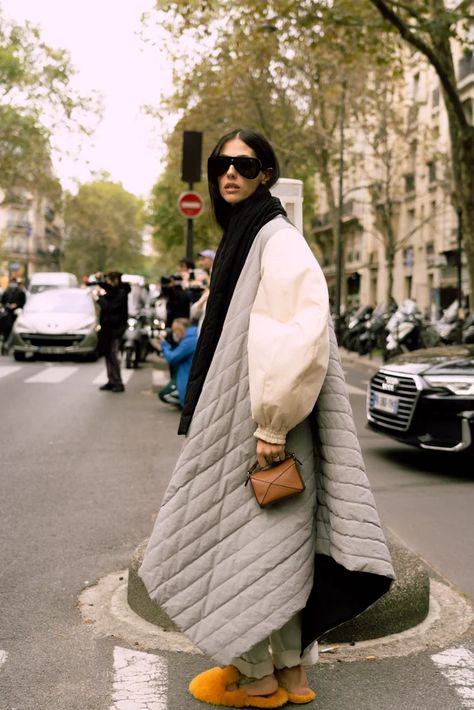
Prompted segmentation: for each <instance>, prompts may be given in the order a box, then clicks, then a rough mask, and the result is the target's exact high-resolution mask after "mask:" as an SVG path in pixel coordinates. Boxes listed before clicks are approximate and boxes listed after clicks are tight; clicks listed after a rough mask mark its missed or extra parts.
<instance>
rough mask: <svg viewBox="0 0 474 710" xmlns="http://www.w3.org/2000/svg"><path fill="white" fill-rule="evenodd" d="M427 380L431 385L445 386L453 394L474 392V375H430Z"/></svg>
mask: <svg viewBox="0 0 474 710" xmlns="http://www.w3.org/2000/svg"><path fill="white" fill-rule="evenodd" d="M425 380H426V381H427V383H428V384H429V385H430V386H431V387H445V388H446V389H447V390H449V391H450V392H452V393H453V394H458V395H464V394H474V375H429V376H428V377H425Z"/></svg>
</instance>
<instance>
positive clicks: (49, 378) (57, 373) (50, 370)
mask: <svg viewBox="0 0 474 710" xmlns="http://www.w3.org/2000/svg"><path fill="white" fill-rule="evenodd" d="M78 369H79V368H78V367H46V368H45V369H44V370H41V372H38V373H37V374H36V375H33V376H32V377H28V379H27V380H25V382H30V383H34V384H58V383H59V382H64V380H67V378H68V377H71V375H73V374H74V373H75V372H77V371H78Z"/></svg>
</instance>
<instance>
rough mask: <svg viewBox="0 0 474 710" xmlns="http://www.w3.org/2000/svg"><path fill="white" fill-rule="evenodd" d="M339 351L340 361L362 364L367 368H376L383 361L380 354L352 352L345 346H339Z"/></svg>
mask: <svg viewBox="0 0 474 710" xmlns="http://www.w3.org/2000/svg"><path fill="white" fill-rule="evenodd" d="M339 353H340V355H341V360H342V363H343V364H344V363H347V364H351V365H362V366H363V367H366V368H367V369H369V370H373V371H374V372H375V370H378V369H379V367H381V366H382V365H383V364H384V362H383V359H382V356H381V355H372V353H369V355H359V353H356V352H353V351H352V350H346V348H342V347H340V348H339Z"/></svg>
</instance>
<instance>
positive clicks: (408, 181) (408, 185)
mask: <svg viewBox="0 0 474 710" xmlns="http://www.w3.org/2000/svg"><path fill="white" fill-rule="evenodd" d="M414 190H415V175H414V173H409V174H408V175H405V192H414Z"/></svg>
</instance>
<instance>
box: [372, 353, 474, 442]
mask: <svg viewBox="0 0 474 710" xmlns="http://www.w3.org/2000/svg"><path fill="white" fill-rule="evenodd" d="M367 419H368V424H369V426H370V428H371V429H374V430H375V431H379V432H382V433H384V434H386V435H387V436H391V437H393V438H394V439H397V440H399V441H403V442H405V443H406V444H412V445H414V446H419V447H421V448H422V449H431V450H437V451H454V452H456V451H464V450H467V449H469V451H470V453H473V452H474V445H473V441H474V345H450V346H445V347H436V348H429V349H424V350H415V351H413V352H410V353H405V354H403V355H400V356H399V357H397V358H395V359H393V360H391V361H390V363H389V364H386V365H383V366H382V367H381V368H380V369H379V370H378V371H377V372H376V373H375V375H374V376H373V377H372V379H371V380H370V385H369V390H368V393H367Z"/></svg>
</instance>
